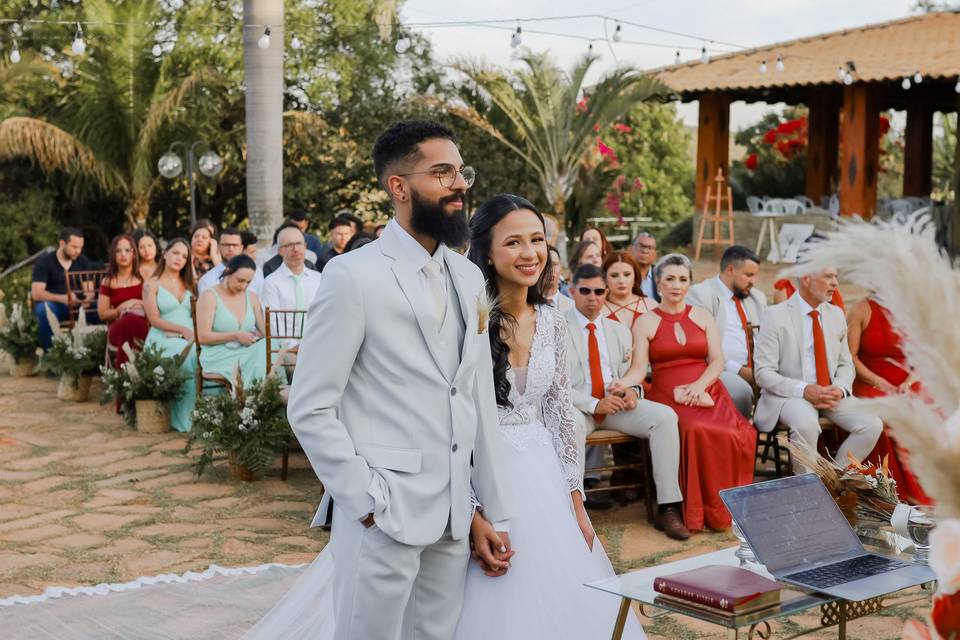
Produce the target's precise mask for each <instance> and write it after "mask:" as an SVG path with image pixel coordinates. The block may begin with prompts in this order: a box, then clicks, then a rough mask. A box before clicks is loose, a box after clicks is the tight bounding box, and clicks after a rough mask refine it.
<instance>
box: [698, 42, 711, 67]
mask: <svg viewBox="0 0 960 640" xmlns="http://www.w3.org/2000/svg"><path fill="white" fill-rule="evenodd" d="M700 62H702V63H703V64H707V63H708V62H710V54H709V53H707V45H703V47H701V48H700Z"/></svg>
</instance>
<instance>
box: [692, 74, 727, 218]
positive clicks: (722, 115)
mask: <svg viewBox="0 0 960 640" xmlns="http://www.w3.org/2000/svg"><path fill="white" fill-rule="evenodd" d="M699 99H700V113H699V120H700V124H699V127H698V129H697V167H696V195H695V197H694V207H695V208H696V209H697V210H698V211H703V210H704V209H705V204H706V199H707V188H708V187H709V186H710V183H711V182H712V181H713V179H714V177H715V176H716V175H717V169H720V170H721V171H722V172H723V175H724V176H726V175H727V168H728V164H729V155H730V95H729V94H726V93H723V92H709V93H703V94H700V98H699Z"/></svg>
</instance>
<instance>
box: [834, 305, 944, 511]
mask: <svg viewBox="0 0 960 640" xmlns="http://www.w3.org/2000/svg"><path fill="white" fill-rule="evenodd" d="M847 327H848V329H847V340H848V341H849V343H850V353H851V354H852V355H853V364H854V366H856V368H857V378H856V380H854V381H853V395H855V396H857V397H859V398H876V397H878V396H886V395H890V394H892V393H919V392H920V384H919V383H918V382H917V380H916V379H915V378H914V377H913V376H912V375H911V374H910V369H909V367H908V366H907V360H906V358H905V357H904V355H903V351H902V350H901V349H900V335H899V334H897V332H896V331H895V330H894V328H893V327H892V326H891V324H890V318H889V316H888V312H887V310H886V309H884V308H883V307H881V306H880V305H879V304H878V303H877V302H876V301H875V300H873V299H872V298H867V299H865V300H861V301H860V302H858V303H857V304H855V305H854V306H853V308H852V309H850V314H849V317H848V318H847ZM884 456H889V457H888V465H889V469H890V475H892V476H893V479H894V480H896V481H897V493H899V495H900V499H901V500H903V501H905V502H910V503H912V504H930V503H931V502H932V500H931V499H930V497H929V496H927V494H926V492H925V491H924V490H923V487H921V486H920V483H919V482H917V478H916V477H915V476H914V475H913V473H912V472H911V471H910V468H909V467H908V465H907V460H908V454H907V451H906V450H905V449H904V448H903V447H901V446H899V445H898V444H897V443H896V441H895V440H894V439H893V437H891V435H890V432H889V430H888V429H887V427H886V425H884V429H883V433H882V434H881V435H880V439H879V440H877V445H876V446H875V447H874V448H873V451H871V452H870V455H869V456H867V460H869V461H870V462H873V463H874V464H880V463H881V462H882V460H883V457H884Z"/></svg>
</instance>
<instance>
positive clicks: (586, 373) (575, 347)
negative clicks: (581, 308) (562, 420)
mask: <svg viewBox="0 0 960 640" xmlns="http://www.w3.org/2000/svg"><path fill="white" fill-rule="evenodd" d="M564 317H565V318H566V321H567V353H568V354H576V357H573V356H572V355H569V356H568V357H567V369H568V370H569V372H570V392H571V397H572V399H573V406H575V407H576V408H577V409H579V410H580V411H582V412H584V413H593V411H592V410H593V402H594V400H596V398H594V397H593V393H592V389H591V380H590V358H589V355H588V354H587V346H586V345H585V344H584V342H583V332H582V329H581V328H580V323H579V321H578V320H577V310H576V308H573V309H570V310H569V311H567V313H566V314H565V316H564ZM598 320H599V321H600V323H601V325H602V326H603V337H604V339H605V340H606V342H607V355H608V357H609V358H610V368H611V369H613V375H615V376H617V377H621V376H623V375H624V374H625V373H626V372H627V369H629V368H630V360H631V357H632V356H633V335H632V334H631V333H630V329H628V328H627V327H626V326H624V325H622V324H620V323H619V322H617V321H616V320H610V319H609V318H607V317H606V316H604V315H602V314H601V316H600V318H598Z"/></svg>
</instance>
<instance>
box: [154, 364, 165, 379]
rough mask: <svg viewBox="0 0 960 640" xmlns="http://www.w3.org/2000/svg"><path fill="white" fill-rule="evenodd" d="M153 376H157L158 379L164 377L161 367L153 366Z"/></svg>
mask: <svg viewBox="0 0 960 640" xmlns="http://www.w3.org/2000/svg"><path fill="white" fill-rule="evenodd" d="M153 375H155V376H157V377H158V378H162V377H163V376H164V371H163V367H161V366H160V365H157V366H155V367H154V368H153Z"/></svg>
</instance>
